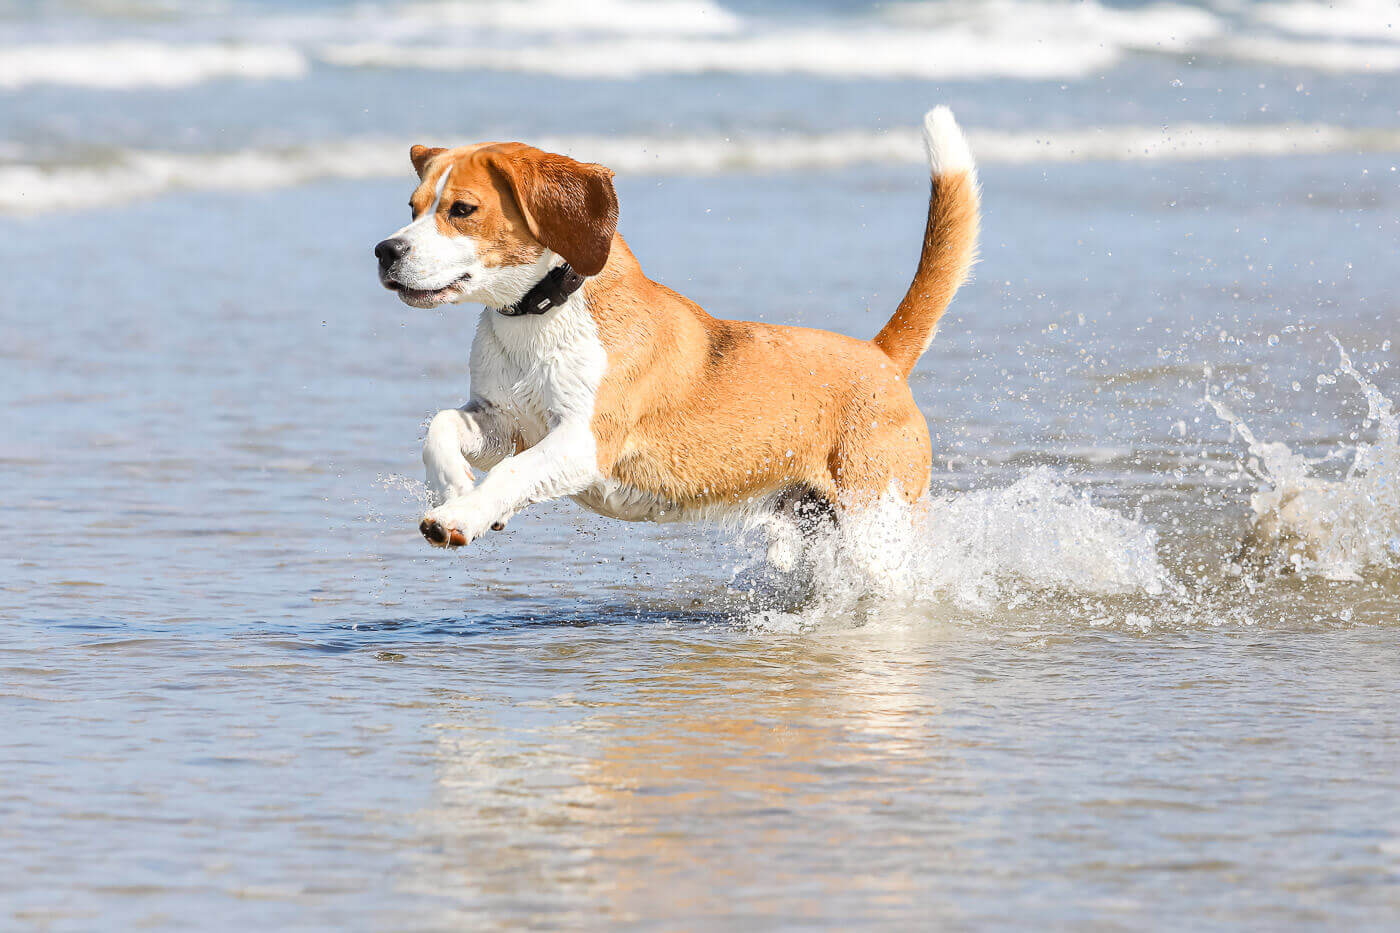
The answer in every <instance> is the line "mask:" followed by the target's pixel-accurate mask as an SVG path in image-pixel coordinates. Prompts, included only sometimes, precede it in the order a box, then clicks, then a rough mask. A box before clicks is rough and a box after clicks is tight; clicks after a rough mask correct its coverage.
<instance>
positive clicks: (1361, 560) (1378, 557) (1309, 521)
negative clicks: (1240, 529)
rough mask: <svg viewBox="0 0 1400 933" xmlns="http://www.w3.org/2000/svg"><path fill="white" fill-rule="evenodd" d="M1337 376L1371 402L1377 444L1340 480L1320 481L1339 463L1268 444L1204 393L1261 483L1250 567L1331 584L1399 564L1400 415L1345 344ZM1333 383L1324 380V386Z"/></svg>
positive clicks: (1357, 453) (1245, 554)
mask: <svg viewBox="0 0 1400 933" xmlns="http://www.w3.org/2000/svg"><path fill="white" fill-rule="evenodd" d="M1332 342H1333V343H1334V344H1336V346H1337V352H1338V353H1339V354H1340V362H1339V364H1338V367H1337V369H1336V370H1335V371H1334V372H1335V375H1336V376H1343V377H1345V378H1349V379H1351V380H1352V381H1354V382H1355V383H1356V384H1357V386H1358V387H1359V388H1360V390H1361V393H1362V394H1363V395H1364V397H1365V399H1366V423H1367V425H1374V426H1375V428H1376V441H1375V443H1374V444H1369V443H1365V442H1362V441H1358V442H1357V443H1356V446H1355V447H1354V448H1353V449H1352V450H1351V452H1350V453H1351V463H1350V465H1349V466H1348V467H1347V469H1346V472H1345V474H1344V475H1342V476H1341V477H1340V478H1338V479H1329V478H1327V477H1325V476H1322V475H1319V471H1318V467H1319V466H1320V465H1322V464H1323V463H1325V462H1327V461H1330V460H1333V459H1335V458H1334V457H1326V458H1322V459H1320V460H1310V459H1308V458H1306V457H1304V456H1303V455H1302V454H1300V453H1298V452H1296V451H1294V450H1292V449H1290V448H1289V447H1288V445H1287V444H1284V443H1282V442H1279V441H1263V440H1260V438H1259V437H1258V436H1257V435H1256V434H1255V432H1254V431H1252V430H1251V429H1250V427H1249V425H1248V424H1246V423H1245V421H1244V419H1243V418H1241V417H1240V416H1238V415H1236V414H1235V413H1234V412H1233V411H1232V410H1231V409H1230V408H1228V407H1227V406H1226V405H1225V404H1224V403H1223V402H1221V401H1220V400H1219V399H1216V398H1214V397H1213V396H1211V395H1210V394H1209V392H1207V394H1206V402H1207V404H1209V405H1210V407H1211V408H1212V409H1213V410H1214V411H1215V413H1216V415H1217V416H1218V417H1220V419H1221V420H1223V421H1225V422H1226V423H1228V424H1229V425H1230V427H1231V428H1232V429H1233V431H1234V433H1236V434H1238V435H1239V437H1240V439H1241V440H1243V441H1244V442H1245V445H1246V446H1247V448H1248V450H1249V454H1250V457H1251V460H1250V461H1249V463H1248V464H1247V465H1246V468H1247V470H1248V471H1249V472H1250V473H1252V474H1253V475H1254V476H1255V477H1256V478H1257V479H1258V481H1259V488H1258V490H1257V491H1256V492H1255V493H1254V494H1253V495H1252V496H1251V497H1250V506H1251V509H1252V512H1253V514H1252V516H1251V529H1250V534H1249V537H1248V538H1247V539H1246V540H1245V542H1244V546H1243V548H1242V550H1241V557H1242V559H1244V560H1245V561H1246V562H1266V563H1267V562H1278V563H1281V564H1282V565H1283V566H1285V567H1286V568H1288V569H1291V570H1293V571H1296V572H1299V573H1304V574H1317V575H1319V576H1322V577H1325V578H1327V579H1330V580H1359V579H1361V575H1362V573H1363V572H1364V571H1366V570H1367V569H1371V568H1377V567H1393V566H1396V565H1397V564H1400V416H1398V415H1397V414H1396V411H1395V406H1394V404H1393V403H1392V401H1391V400H1390V399H1388V398H1386V396H1385V395H1383V394H1382V393H1381V391H1380V390H1379V389H1378V388H1376V386H1375V385H1374V384H1373V383H1372V382H1370V380H1368V379H1367V378H1366V377H1365V376H1363V375H1362V374H1361V372H1360V371H1359V370H1357V368H1356V366H1355V365H1353V363H1352V361H1351V357H1350V356H1349V355H1348V354H1347V352H1346V350H1345V349H1344V348H1343V347H1342V345H1341V343H1340V342H1338V341H1337V340H1336V338H1333V340H1332ZM1329 379H1330V380H1332V381H1335V377H1323V381H1324V382H1326V381H1328V380H1329Z"/></svg>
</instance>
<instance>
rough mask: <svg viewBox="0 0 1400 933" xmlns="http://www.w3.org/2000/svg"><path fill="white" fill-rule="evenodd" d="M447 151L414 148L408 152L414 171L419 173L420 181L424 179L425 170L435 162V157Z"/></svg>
mask: <svg viewBox="0 0 1400 933" xmlns="http://www.w3.org/2000/svg"><path fill="white" fill-rule="evenodd" d="M446 151H447V150H446V149H442V148H437V149H429V148H428V147H427V146H414V147H413V148H412V149H410V150H408V159H409V161H410V162H412V163H413V170H414V171H415V172H417V173H418V178H419V179H420V180H421V179H422V177H423V172H424V170H426V169H427V167H428V163H429V162H431V161H433V156H435V155H437V154H438V153H439V152H446Z"/></svg>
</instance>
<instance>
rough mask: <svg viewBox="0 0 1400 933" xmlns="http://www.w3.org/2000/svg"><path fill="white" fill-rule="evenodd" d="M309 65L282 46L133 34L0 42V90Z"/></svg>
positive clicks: (172, 82) (193, 79)
mask: <svg viewBox="0 0 1400 933" xmlns="http://www.w3.org/2000/svg"><path fill="white" fill-rule="evenodd" d="M309 69H310V65H309V63H308V62H307V59H306V56H305V55H303V54H302V53H301V52H299V51H298V50H297V49H295V48H292V47H290V46H286V45H244V44H223V43H188V44H171V43H165V42H151V41H144V40H137V39H132V40H123V41H117V42H87V43H82V42H79V43H38V44H30V45H10V46H6V47H0V90H11V89H16V88H22V87H27V86H29V85H33V84H55V85H71V86H76V87H90V88H101V89H107V90H117V89H127V88H137V87H184V86H188V85H192V84H199V83H201V82H203V81H211V80H214V79H217V78H245V79H248V78H259V79H273V78H278V79H281V78H300V77H302V76H303V75H305V74H306V72H307V71H308V70H309Z"/></svg>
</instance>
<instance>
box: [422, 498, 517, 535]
mask: <svg viewBox="0 0 1400 933" xmlns="http://www.w3.org/2000/svg"><path fill="white" fill-rule="evenodd" d="M507 518H509V516H507V515H496V514H493V513H491V512H487V511H484V510H482V509H478V508H475V507H473V506H471V505H468V504H467V503H465V502H462V501H461V500H457V501H454V502H452V503H451V504H449V505H444V506H440V507H438V508H436V509H432V510H430V511H429V512H428V514H426V515H424V516H423V520H422V521H421V522H419V523H418V530H419V531H420V532H421V533H422V535H423V537H425V538H427V539H428V543H429V544H431V545H433V546H434V547H464V546H466V545H468V544H471V543H472V542H473V541H475V540H476V539H477V538H480V537H481V536H482V535H484V534H486V532H488V531H501V530H503V529H504V528H505V527H506V519H507Z"/></svg>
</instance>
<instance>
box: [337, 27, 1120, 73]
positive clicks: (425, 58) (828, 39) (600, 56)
mask: <svg viewBox="0 0 1400 933" xmlns="http://www.w3.org/2000/svg"><path fill="white" fill-rule="evenodd" d="M319 54H320V56H321V58H322V59H323V60H325V61H327V62H329V63H331V64H334V65H340V66H343V67H358V68H366V67H377V68H421V69H432V70H440V71H466V70H479V69H485V70H492V71H519V72H530V73H536V74H549V75H558V76H562V77H571V78H635V77H638V76H641V75H655V74H671V75H674V74H690V75H693V74H703V73H715V72H723V73H728V74H805V75H819V76H823V77H841V78H975V77H986V76H1004V77H1015V78H1048V77H1076V76H1080V75H1084V74H1088V73H1090V72H1092V71H1095V70H1099V69H1102V68H1104V67H1106V66H1108V65H1109V64H1111V63H1112V62H1113V61H1114V60H1115V59H1116V58H1117V56H1118V50H1116V49H1114V48H1112V47H1110V46H1106V45H1104V44H1103V43H1099V42H1096V41H1094V40H1092V39H1087V38H1077V39H1076V38H1067V39H1066V41H1065V42H1064V43H1061V44H1050V43H1046V42H1044V41H1042V40H1040V39H1037V38H1036V37H1034V36H1010V37H1005V38H1000V39H998V40H996V41H994V42H989V41H987V39H986V38H985V37H980V36H977V35H975V34H973V33H971V32H968V31H967V30H965V29H948V30H940V31H931V30H889V29H870V28H863V27H859V26H856V27H853V28H850V29H807V30H798V31H782V32H773V33H767V34H762V33H760V34H752V33H746V34H744V35H742V36H735V37H732V38H723V39H721V38H709V37H686V38H660V39H651V38H648V39H630V38H628V39H617V40H592V41H561V42H555V43H550V44H548V45H534V46H526V47H501V46H473V45H470V44H454V45H435V46H425V45H421V44H398V43H386V42H365V43H353V44H340V45H334V44H333V45H327V46H325V47H323V48H322V49H321V50H320V53H319Z"/></svg>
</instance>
